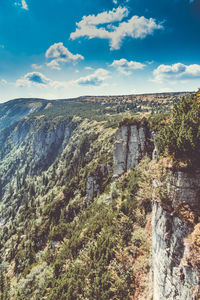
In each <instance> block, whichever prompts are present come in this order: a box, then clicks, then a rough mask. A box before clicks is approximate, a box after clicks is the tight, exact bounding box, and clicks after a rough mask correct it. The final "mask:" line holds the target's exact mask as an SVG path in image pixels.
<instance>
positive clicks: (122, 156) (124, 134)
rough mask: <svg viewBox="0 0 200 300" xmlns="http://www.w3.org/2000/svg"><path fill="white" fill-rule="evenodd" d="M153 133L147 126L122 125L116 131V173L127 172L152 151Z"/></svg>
mask: <svg viewBox="0 0 200 300" xmlns="http://www.w3.org/2000/svg"><path fill="white" fill-rule="evenodd" d="M152 150H153V143H152V141H151V134H150V132H149V130H148V128H146V127H145V126H140V125H122V126H121V127H120V128H119V129H118V130H117V132H116V140H115V144H114V154H113V163H114V175H121V174H123V173H124V172H127V171H128V170H129V169H130V168H131V167H132V166H133V165H137V164H138V163H139V161H140V160H141V159H142V158H143V157H144V156H145V155H146V154H147V153H149V152H150V153H152Z"/></svg>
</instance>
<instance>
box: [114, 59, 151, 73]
mask: <svg viewBox="0 0 200 300" xmlns="http://www.w3.org/2000/svg"><path fill="white" fill-rule="evenodd" d="M110 66H111V67H115V68H116V69H117V70H118V71H119V72H121V73H122V74H124V75H130V74H131V71H132V70H141V69H143V68H144V67H145V66H146V65H145V64H142V63H140V62H136V61H133V60H131V61H128V60H127V59H125V58H121V59H119V60H114V61H113V63H112V64H111V65H110Z"/></svg>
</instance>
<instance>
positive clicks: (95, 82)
mask: <svg viewBox="0 0 200 300" xmlns="http://www.w3.org/2000/svg"><path fill="white" fill-rule="evenodd" d="M108 74H109V71H107V70H105V69H101V68H99V69H97V70H96V71H95V72H94V73H92V74H90V75H88V76H84V77H80V78H79V79H77V80H74V81H73V82H71V83H72V84H78V85H92V86H99V85H101V84H102V83H103V82H104V81H105V80H106V79H107V78H108Z"/></svg>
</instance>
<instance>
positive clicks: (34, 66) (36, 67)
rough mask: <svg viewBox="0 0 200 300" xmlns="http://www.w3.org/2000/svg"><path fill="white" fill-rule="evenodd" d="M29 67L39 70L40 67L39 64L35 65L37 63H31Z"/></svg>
mask: <svg viewBox="0 0 200 300" xmlns="http://www.w3.org/2000/svg"><path fill="white" fill-rule="evenodd" d="M31 67H32V68H33V69H35V70H39V69H41V68H42V66H41V65H37V64H32V65H31Z"/></svg>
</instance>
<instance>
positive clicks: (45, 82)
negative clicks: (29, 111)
mask: <svg viewBox="0 0 200 300" xmlns="http://www.w3.org/2000/svg"><path fill="white" fill-rule="evenodd" d="M108 74H109V71H107V70H105V69H101V68H99V69H97V70H95V71H94V72H93V73H92V74H90V75H88V76H83V77H80V78H78V79H76V80H71V81H68V82H67V81H56V80H52V79H50V78H47V77H46V76H45V75H44V74H42V73H40V72H30V73H27V74H26V75H24V76H23V77H22V78H20V79H18V80H17V81H16V86H17V87H32V86H35V87H36V86H37V87H43V88H55V89H57V88H68V87H69V86H78V85H80V86H100V85H101V84H102V83H103V82H104V81H105V80H106V79H107V78H108V77H109V76H108Z"/></svg>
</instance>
